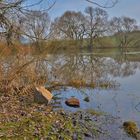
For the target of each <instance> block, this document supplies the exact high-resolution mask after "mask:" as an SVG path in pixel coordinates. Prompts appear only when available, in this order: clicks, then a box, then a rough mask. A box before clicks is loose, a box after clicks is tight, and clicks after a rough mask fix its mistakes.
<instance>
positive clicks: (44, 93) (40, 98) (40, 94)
mask: <svg viewBox="0 0 140 140" xmlns="http://www.w3.org/2000/svg"><path fill="white" fill-rule="evenodd" d="M52 97H53V95H52V93H51V92H50V91H48V90H47V89H46V88H45V87H43V86H39V87H36V88H35V92H34V101H35V102H37V103H45V104H48V103H49V102H50V101H51V99H52Z"/></svg>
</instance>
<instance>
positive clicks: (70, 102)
mask: <svg viewBox="0 0 140 140" xmlns="http://www.w3.org/2000/svg"><path fill="white" fill-rule="evenodd" d="M65 103H66V105H68V106H71V107H80V101H79V99H77V98H74V97H72V98H69V99H67V100H66V101H65Z"/></svg>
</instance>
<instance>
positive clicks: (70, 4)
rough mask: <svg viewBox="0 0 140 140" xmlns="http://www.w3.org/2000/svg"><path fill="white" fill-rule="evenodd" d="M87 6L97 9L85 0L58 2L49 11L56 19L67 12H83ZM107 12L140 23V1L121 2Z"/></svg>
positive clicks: (61, 0)
mask: <svg viewBox="0 0 140 140" xmlns="http://www.w3.org/2000/svg"><path fill="white" fill-rule="evenodd" d="M98 1H103V0H98ZM87 6H93V7H96V5H93V4H90V3H88V2H86V1H85V0H57V2H56V4H55V5H54V6H53V8H52V9H51V10H50V11H49V14H50V16H51V18H52V19H54V18H55V17H58V16H61V15H62V14H63V13H64V12H65V11H67V10H74V11H82V12H83V11H84V9H85V7H87ZM105 10H106V11H107V12H108V14H109V17H113V16H117V17H118V16H128V17H132V18H135V19H136V20H137V22H138V23H140V0H119V2H118V3H117V4H116V5H115V7H113V8H108V9H105Z"/></svg>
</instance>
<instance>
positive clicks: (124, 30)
mask: <svg viewBox="0 0 140 140" xmlns="http://www.w3.org/2000/svg"><path fill="white" fill-rule="evenodd" d="M110 29H111V32H112V33H113V34H115V36H116V37H117V39H118V41H119V46H120V47H122V48H127V47H128V46H129V45H130V44H131V42H134V43H135V41H136V40H135V39H134V37H133V36H131V34H130V33H131V32H133V31H135V30H137V29H138V26H137V22H136V20H135V19H133V18H129V17H114V18H113V19H112V20H111V21H110Z"/></svg>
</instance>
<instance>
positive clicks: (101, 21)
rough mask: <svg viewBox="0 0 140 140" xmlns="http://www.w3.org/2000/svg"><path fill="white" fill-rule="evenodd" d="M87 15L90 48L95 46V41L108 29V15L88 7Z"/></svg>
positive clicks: (100, 10) (98, 9)
mask: <svg viewBox="0 0 140 140" xmlns="http://www.w3.org/2000/svg"><path fill="white" fill-rule="evenodd" d="M85 13H86V14H87V16H86V18H87V24H86V26H87V27H86V32H87V38H89V43H88V44H89V46H90V47H92V46H93V40H94V39H95V38H97V37H99V36H101V35H102V34H103V33H104V32H105V31H106V30H107V29H106V25H107V20H108V14H107V12H106V11H104V10H102V9H100V8H93V7H87V8H86V9H85Z"/></svg>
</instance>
